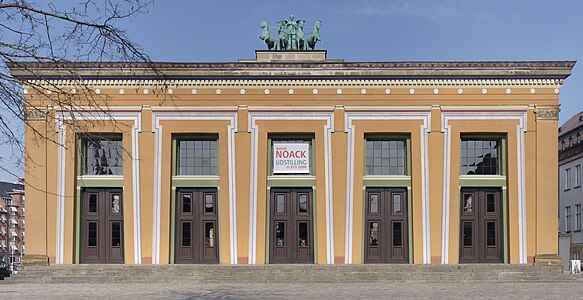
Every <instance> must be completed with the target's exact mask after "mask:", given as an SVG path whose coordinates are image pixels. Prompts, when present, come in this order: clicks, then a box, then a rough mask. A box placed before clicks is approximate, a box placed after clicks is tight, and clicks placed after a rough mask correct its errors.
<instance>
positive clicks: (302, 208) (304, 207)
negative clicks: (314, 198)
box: [298, 194, 308, 213]
mask: <svg viewBox="0 0 583 300" xmlns="http://www.w3.org/2000/svg"><path fill="white" fill-rule="evenodd" d="M298 209H299V212H301V213H305V212H308V195H306V194H301V195H300V202H299V207H298Z"/></svg>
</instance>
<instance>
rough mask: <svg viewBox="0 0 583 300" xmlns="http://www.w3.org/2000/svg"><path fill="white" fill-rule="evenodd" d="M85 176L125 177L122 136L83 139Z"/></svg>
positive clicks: (82, 153) (82, 151)
mask: <svg viewBox="0 0 583 300" xmlns="http://www.w3.org/2000/svg"><path fill="white" fill-rule="evenodd" d="M81 146H82V150H81V155H82V162H81V163H82V168H81V169H82V170H81V171H82V173H83V175H123V145H122V140H121V135H111V136H105V135H96V136H87V137H83V138H82V139H81Z"/></svg>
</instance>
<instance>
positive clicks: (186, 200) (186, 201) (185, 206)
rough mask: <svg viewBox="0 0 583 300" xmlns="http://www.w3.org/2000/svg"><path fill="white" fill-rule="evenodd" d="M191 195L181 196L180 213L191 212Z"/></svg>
mask: <svg viewBox="0 0 583 300" xmlns="http://www.w3.org/2000/svg"><path fill="white" fill-rule="evenodd" d="M191 197H192V195H190V194H183V195H182V212H183V213H189V212H191V211H192V198H191Z"/></svg>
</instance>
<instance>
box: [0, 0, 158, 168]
mask: <svg viewBox="0 0 583 300" xmlns="http://www.w3.org/2000/svg"><path fill="white" fill-rule="evenodd" d="M150 4H151V3H150V2H149V0H146V1H144V0H115V1H114V0H86V1H83V2H82V3H79V4H73V5H71V4H63V3H59V2H50V3H48V4H46V3H39V4H37V3H34V2H32V1H27V0H0V144H1V145H4V148H8V149H11V152H12V153H6V152H7V151H0V173H4V174H9V175H11V176H14V175H16V174H15V172H14V171H11V170H13V169H12V168H10V167H9V163H10V162H14V161H16V162H17V164H18V167H19V168H21V169H23V165H22V162H23V157H26V160H27V163H30V164H35V162H34V160H33V158H32V157H30V155H28V153H26V151H25V150H26V149H24V142H23V136H24V131H25V129H26V130H27V131H29V132H30V134H31V135H32V136H34V137H35V139H36V140H35V142H37V143H46V142H50V143H58V142H57V141H54V139H53V138H52V135H53V133H48V132H46V131H44V130H38V128H37V126H35V125H34V124H31V123H30V122H29V121H28V120H27V118H26V116H25V113H26V112H27V111H33V112H34V111H37V112H40V111H41V110H42V109H43V107H42V106H41V107H39V105H38V104H39V103H43V105H44V108H45V109H46V107H49V106H51V107H60V108H69V109H70V112H67V110H62V111H61V112H59V114H67V113H68V114H70V115H68V116H67V117H66V118H63V119H66V120H65V121H64V122H65V125H66V126H68V128H71V129H72V130H73V132H77V133H88V130H89V128H87V124H86V122H79V120H76V119H75V118H74V116H75V114H74V112H75V110H79V109H82V108H81V107H95V108H97V109H98V110H100V111H96V112H95V114H108V113H109V112H108V110H107V107H108V105H107V103H108V100H109V99H108V97H107V96H103V95H96V94H95V93H94V92H93V89H92V88H91V87H90V86H88V85H87V84H86V81H85V80H84V78H83V77H82V76H81V75H80V74H79V72H78V70H77V69H76V68H75V67H71V66H75V63H74V62H96V63H99V62H105V61H118V62H141V63H144V64H146V65H147V66H151V68H152V69H153V70H155V68H154V65H153V64H152V63H151V60H150V58H149V57H148V55H147V54H145V53H144V51H143V50H142V49H141V48H140V46H139V45H137V44H135V43H134V42H132V41H131V40H130V39H128V38H127V36H126V33H125V31H124V30H123V29H122V28H121V27H120V24H121V22H122V21H124V20H127V19H129V18H132V17H135V16H137V15H139V14H142V13H146V12H147V9H148V8H149V7H150ZM30 62H36V63H38V64H39V65H46V66H47V67H54V66H55V64H67V66H68V68H66V69H64V70H63V72H65V73H64V74H63V76H64V77H67V78H68V79H69V80H70V81H72V82H73V83H74V84H75V88H76V90H77V92H76V93H72V92H71V89H70V88H63V86H62V85H59V84H57V83H56V82H55V81H54V80H50V79H53V78H45V77H44V75H43V74H41V73H38V72H37V71H36V69H33V68H29V67H28V65H27V64H26V63H30ZM9 64H10V65H11V66H18V67H19V68H23V69H25V70H26V71H28V72H30V74H31V76H30V78H26V79H21V78H17V77H15V76H13V75H12V73H11V72H10V69H9V67H8V65H9ZM161 76H163V74H161ZM23 86H24V87H26V88H27V89H28V90H29V93H30V95H28V96H27V97H25V96H24V93H23V88H22V87H23ZM48 91H50V94H49V93H48ZM57 117H59V116H57V115H56V114H54V113H53V114H47V120H46V122H47V124H51V123H52V124H55V121H56V119H55V118H57ZM60 117H63V116H62V115H61V116H60ZM124 126H127V125H125V124H123V122H120V123H119V124H115V127H117V128H120V129H121V130H127V128H125V127H124ZM60 146H67V145H60ZM69 146H70V145H69ZM27 175H30V174H27Z"/></svg>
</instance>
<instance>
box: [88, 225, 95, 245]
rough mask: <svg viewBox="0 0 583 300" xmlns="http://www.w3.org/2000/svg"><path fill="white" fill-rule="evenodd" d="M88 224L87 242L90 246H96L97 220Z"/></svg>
mask: <svg viewBox="0 0 583 300" xmlns="http://www.w3.org/2000/svg"><path fill="white" fill-rule="evenodd" d="M87 226H88V230H87V231H88V232H87V244H88V245H89V246H90V247H95V246H97V222H89V223H88V224H87Z"/></svg>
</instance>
